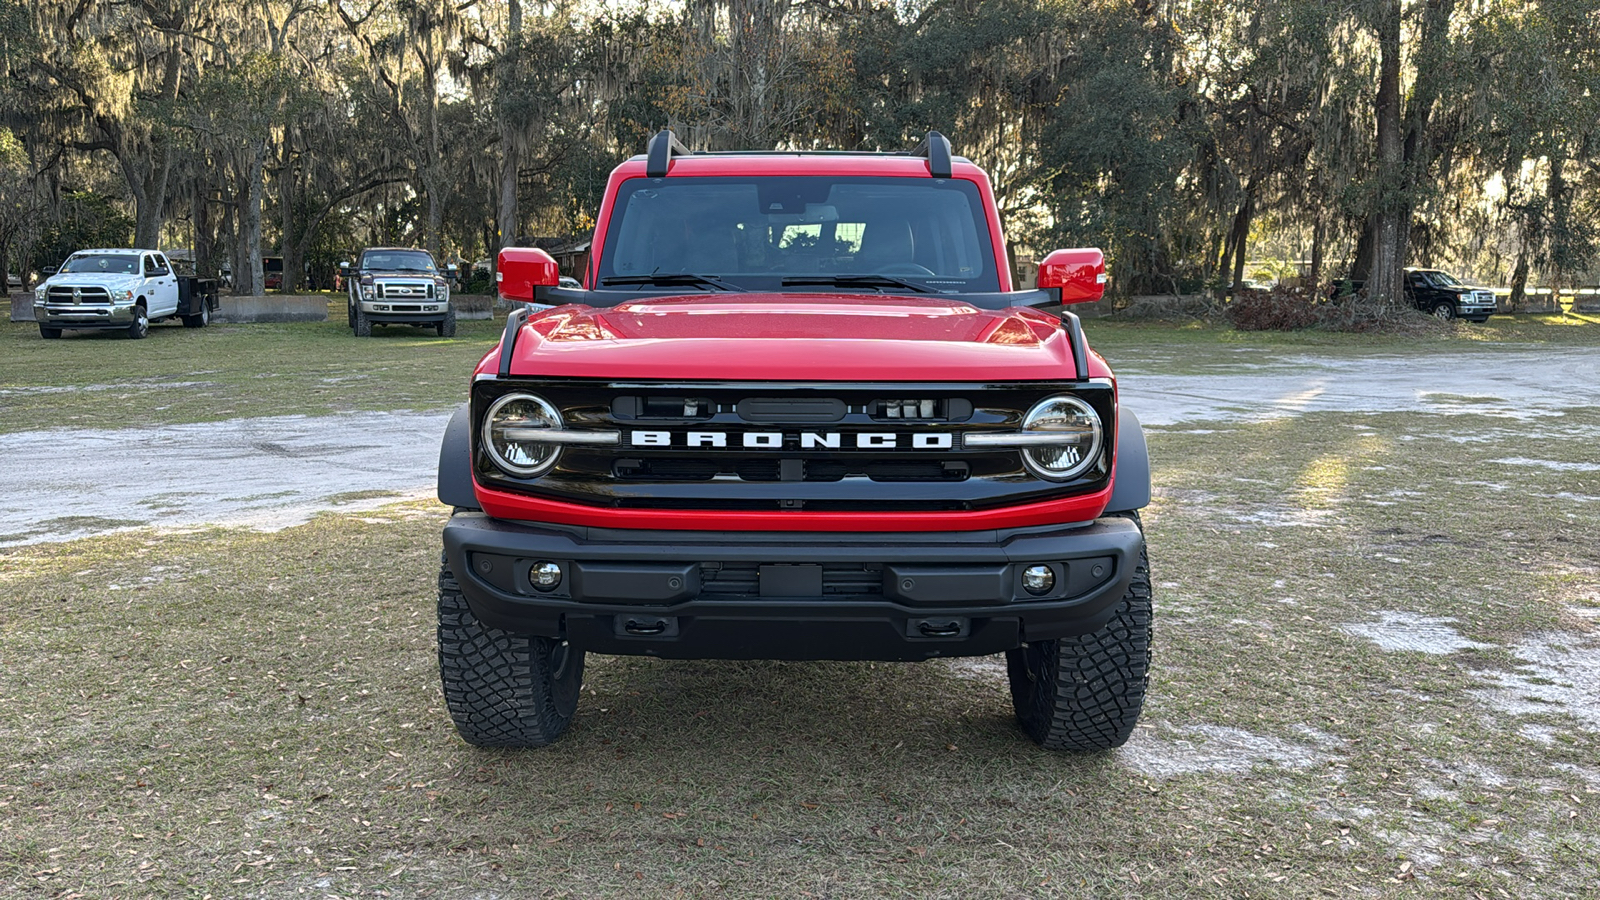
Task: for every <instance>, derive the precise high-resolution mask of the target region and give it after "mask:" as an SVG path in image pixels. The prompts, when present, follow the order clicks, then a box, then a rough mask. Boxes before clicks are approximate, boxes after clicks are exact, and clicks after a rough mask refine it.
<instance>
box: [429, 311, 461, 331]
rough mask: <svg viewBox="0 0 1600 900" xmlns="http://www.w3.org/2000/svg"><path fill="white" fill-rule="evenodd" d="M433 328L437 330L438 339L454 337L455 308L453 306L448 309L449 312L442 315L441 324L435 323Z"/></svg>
mask: <svg viewBox="0 0 1600 900" xmlns="http://www.w3.org/2000/svg"><path fill="white" fill-rule="evenodd" d="M433 327H434V328H436V329H438V331H439V336H440V337H455V336H456V308H455V306H454V305H452V306H451V307H450V309H449V311H448V312H446V313H445V314H444V321H443V322H439V323H436V324H435V325H434V326H433Z"/></svg>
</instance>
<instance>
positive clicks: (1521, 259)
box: [1506, 241, 1528, 312]
mask: <svg viewBox="0 0 1600 900" xmlns="http://www.w3.org/2000/svg"><path fill="white" fill-rule="evenodd" d="M1527 294H1528V242H1527V241H1523V242H1522V246H1521V247H1518V248H1517V265H1516V268H1515V269H1513V270H1512V272H1511V297H1510V298H1509V299H1508V300H1506V311H1507V312H1521V311H1522V301H1523V299H1524V298H1526V297H1527Z"/></svg>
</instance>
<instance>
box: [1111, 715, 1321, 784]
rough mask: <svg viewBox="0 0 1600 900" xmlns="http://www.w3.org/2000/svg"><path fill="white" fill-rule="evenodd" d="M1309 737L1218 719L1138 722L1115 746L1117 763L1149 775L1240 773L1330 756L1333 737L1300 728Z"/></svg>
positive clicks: (1311, 762) (1293, 765)
mask: <svg viewBox="0 0 1600 900" xmlns="http://www.w3.org/2000/svg"><path fill="white" fill-rule="evenodd" d="M1302 731H1303V732H1304V733H1305V735H1306V737H1307V738H1309V739H1310V741H1311V742H1310V743H1300V742H1297V741H1290V740H1285V739H1283V738H1277V737H1271V736H1269V735H1262V734H1254V733H1252V732H1249V731H1245V730H1244V729H1242V728H1228V727H1225V726H1222V725H1168V724H1164V723H1161V724H1156V723H1152V724H1149V725H1141V726H1140V727H1138V728H1136V729H1134V732H1133V737H1132V738H1130V739H1129V740H1128V743H1127V744H1125V745H1124V746H1123V747H1121V748H1120V749H1118V750H1117V751H1116V754H1117V759H1118V760H1119V761H1121V763H1122V764H1123V765H1125V766H1127V767H1128V768H1130V769H1133V770H1134V771H1136V772H1139V773H1140V774H1142V775H1148V776H1150V777H1152V778H1162V779H1166V778H1177V777H1179V776H1182V775H1194V774H1221V775H1242V774H1244V773H1246V772H1249V771H1250V770H1252V769H1255V768H1256V767H1258V766H1279V767H1281V768H1286V769H1303V768H1305V767H1307V766H1312V765H1319V764H1321V763H1323V762H1325V761H1327V760H1328V759H1329V758H1331V754H1330V751H1329V748H1330V747H1331V746H1332V744H1333V743H1335V739H1334V738H1332V737H1330V736H1328V735H1325V734H1322V733H1320V732H1317V731H1315V730H1314V729H1311V728H1302Z"/></svg>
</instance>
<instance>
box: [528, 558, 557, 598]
mask: <svg viewBox="0 0 1600 900" xmlns="http://www.w3.org/2000/svg"><path fill="white" fill-rule="evenodd" d="M528 581H530V582H532V583H533V587H534V589H535V590H539V591H550V590H554V589H555V587H556V585H558V584H560V583H561V567H560V566H558V565H556V564H555V563H553V562H536V563H534V564H533V568H531V569H529V570H528Z"/></svg>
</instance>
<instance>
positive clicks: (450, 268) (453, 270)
mask: <svg viewBox="0 0 1600 900" xmlns="http://www.w3.org/2000/svg"><path fill="white" fill-rule="evenodd" d="M444 270H445V271H446V272H449V273H450V274H451V275H454V274H455V273H456V264H455V263H450V264H449V265H447V266H445V267H444Z"/></svg>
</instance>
